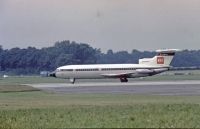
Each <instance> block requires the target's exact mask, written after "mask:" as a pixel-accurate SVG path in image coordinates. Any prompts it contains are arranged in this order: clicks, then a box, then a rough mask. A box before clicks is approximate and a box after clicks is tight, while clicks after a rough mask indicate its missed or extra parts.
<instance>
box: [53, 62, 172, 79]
mask: <svg viewBox="0 0 200 129" xmlns="http://www.w3.org/2000/svg"><path fill="white" fill-rule="evenodd" d="M168 69H169V67H152V66H147V65H140V64H99V65H68V66H62V67H59V68H58V69H57V70H56V77H58V78H65V79H70V78H76V79H100V78H120V76H121V77H123V76H125V75H124V74H127V73H128V75H126V78H136V77H146V76H151V75H155V74H158V73H161V72H164V71H167V70H168Z"/></svg>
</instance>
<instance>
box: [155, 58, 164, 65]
mask: <svg viewBox="0 0 200 129" xmlns="http://www.w3.org/2000/svg"><path fill="white" fill-rule="evenodd" d="M164 63H165V60H164V57H157V64H164Z"/></svg>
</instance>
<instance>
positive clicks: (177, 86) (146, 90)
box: [28, 80, 200, 96]
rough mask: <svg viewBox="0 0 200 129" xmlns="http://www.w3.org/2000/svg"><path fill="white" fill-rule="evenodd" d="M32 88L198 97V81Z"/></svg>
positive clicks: (91, 83) (81, 84) (63, 91)
mask: <svg viewBox="0 0 200 129" xmlns="http://www.w3.org/2000/svg"><path fill="white" fill-rule="evenodd" d="M28 85H30V86H32V87H35V88H38V89H41V90H43V91H47V92H53V93H65V94H67V93H72V94H75V93H93V94H96V93H111V94H136V95H184V96H185V95H200V80H183V81H136V82H129V83H120V82H106V83H105V82H97V83H94V82H90V83H89V82H87V83H86V82H84V83H75V84H68V83H48V84H47V83H43V84H28Z"/></svg>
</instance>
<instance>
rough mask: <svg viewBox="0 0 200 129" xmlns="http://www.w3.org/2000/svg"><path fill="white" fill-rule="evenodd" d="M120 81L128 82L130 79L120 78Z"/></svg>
mask: <svg viewBox="0 0 200 129" xmlns="http://www.w3.org/2000/svg"><path fill="white" fill-rule="evenodd" d="M120 81H121V82H128V79H127V78H120Z"/></svg>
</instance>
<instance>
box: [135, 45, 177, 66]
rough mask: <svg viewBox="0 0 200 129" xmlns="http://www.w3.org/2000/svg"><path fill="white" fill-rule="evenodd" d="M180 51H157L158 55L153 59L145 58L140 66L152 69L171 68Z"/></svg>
mask: <svg viewBox="0 0 200 129" xmlns="http://www.w3.org/2000/svg"><path fill="white" fill-rule="evenodd" d="M178 51H180V50H178V49H163V50H157V51H156V52H157V55H156V56H154V57H153V58H144V59H140V60H139V64H143V65H148V66H152V67H170V64H171V62H172V60H173V58H174V55H175V53H176V52H178Z"/></svg>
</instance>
